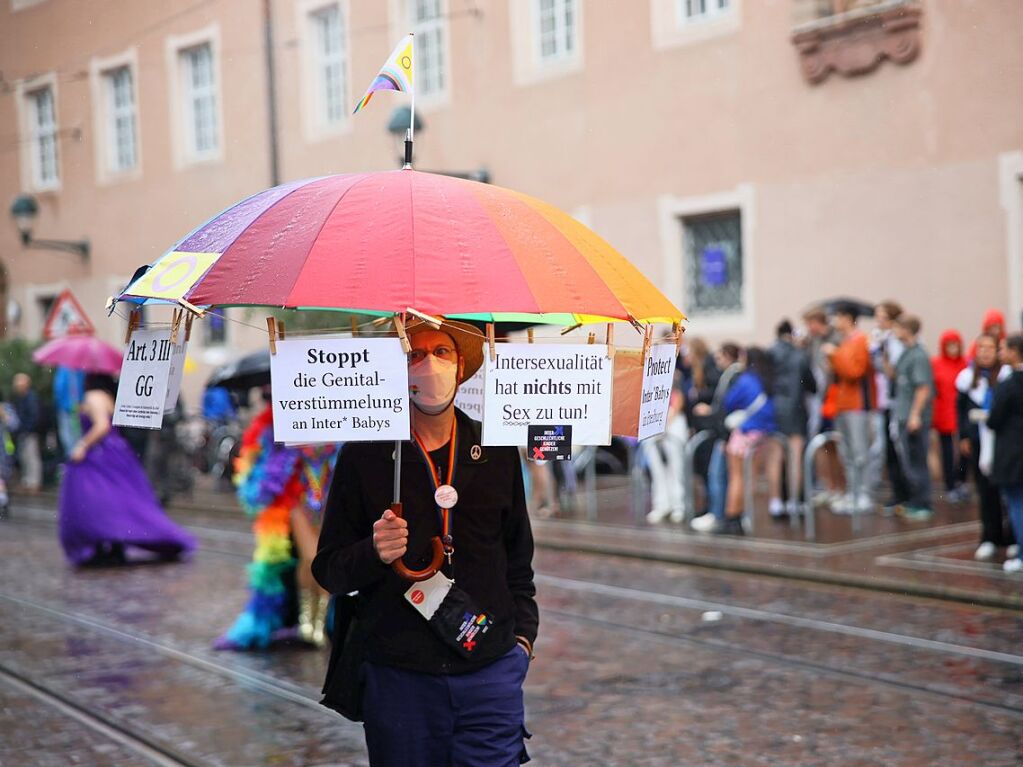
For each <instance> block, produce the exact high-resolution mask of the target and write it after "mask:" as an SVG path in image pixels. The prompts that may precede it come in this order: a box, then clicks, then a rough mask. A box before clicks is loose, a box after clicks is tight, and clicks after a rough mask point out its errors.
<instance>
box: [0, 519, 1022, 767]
mask: <svg viewBox="0 0 1023 767" xmlns="http://www.w3.org/2000/svg"><path fill="white" fill-rule="evenodd" d="M176 515H177V516H178V518H179V520H181V521H183V522H184V523H185V524H187V525H188V526H189V527H190V528H191V529H192V530H193V532H195V533H196V535H197V536H198V537H199V539H200V542H201V548H200V551H199V552H198V554H197V556H196V557H195V559H194V560H193V561H191V562H188V563H185V564H178V565H154V566H140V567H131V568H122V569H115V570H90V571H77V572H76V571H73V570H70V569H69V568H68V567H67V566H66V565H65V564H64V562H63V559H62V557H61V553H60V549H59V546H58V545H57V542H56V531H55V529H54V527H53V521H52V520H53V517H54V512H53V510H52V508H51V507H47V505H46V503H45V501H40V502H37V503H36V505H35V506H34V507H33V508H27V507H22V508H20V509H19V508H17V507H16V508H15V509H14V511H13V514H12V518H11V519H9V520H7V521H5V522H2V523H0V744H2V747H0V765H2V766H3V767H16V766H17V767H20V765H33V766H34V765H49V764H55V765H56V764H62V765H63V764H85V765H92V764H96V765H107V764H110V765H121V764H132V765H134V764H153V763H158V764H203V765H207V764H208V765H250V764H251V765H264V764H274V765H278V764H279V765H364V764H366V759H365V755H364V748H363V745H362V737H361V729H360V727H359V726H358V725H355V724H352V723H349V722H347V721H345V720H343V719H341V718H339V717H337V716H336V715H334V714H333V713H331V712H329V711H327V710H326V709H323V708H322V707H320V706H319V705H318V704H317V703H316V701H317V700H318V688H319V684H320V682H321V680H322V676H323V672H324V668H325V661H326V656H325V654H324V653H323V652H320V651H315V650H307V649H299V648H284V649H279V650H275V651H272V652H267V653H251V654H248V653H247V654H235V653H217V652H214V651H213V650H211V649H210V643H211V642H212V640H213V639H214V638H215V637H216V636H217V635H218V634H219V633H220V632H222V631H223V629H224V628H226V627H227V626H228V625H229V624H230V622H231V621H232V620H233V618H234V617H235V615H236V614H237V612H238V610H240V608H241V607H242V605H243V604H244V602H245V598H246V594H245V587H244V577H245V576H244V566H245V564H246V562H247V560H248V558H249V556H250V554H251V538H250V536H249V534H248V532H247V530H246V527H247V523H246V521H245V519H244V518H243V517H242V516H241V515H240V514H239V515H238V516H237V517H233V516H230V515H227V514H225V513H223V512H222V511H212V512H199V511H196V510H194V509H193V510H190V511H182V512H176ZM952 524H956V523H952ZM558 526H561V529H565V528H566V525H565V523H563V522H546V521H545V522H542V523H540V524H538V528H541V527H542V528H543V530H542V531H541V532H540V533H538V535H539V536H540V537H541V538H542V539H544V540H546V539H547V538H548V537H549V536H550V535H551V533H550V532H548V528H554V529H558ZM931 529H934V530H937V529H940V528H931ZM628 530H632V531H633V532H634V533H636V534H639V533H641V532H642V533H643V534H649V535H659V536H662V537H663V536H673V537H674V538H675V539H678V538H685V539H686V540H688V539H689V538H690V536H680V535H679V534H678V533H672V532H670V531H660V532H653V533H651V532H650V531H648V530H646V529H642V530H641V529H640V528H639V527H638V526H636V527H633V528H629V527H628V526H622V528H621V530H619V533H620V534H619V536H618V537H619V539H620V540H619V544H621V543H622V541H623V540H625V536H623V535H621V533H622V532H623V531H628ZM693 537H694V538H695V536H693ZM637 540H639V539H637ZM939 541H940V539H939ZM851 542H852V543H855V542H856V541H851ZM676 543H678V541H676ZM775 543H777V541H776V542H775ZM846 543H850V541H847V542H846ZM907 543H909V544H912V546H911V547H910V548H902V547H903V546H904V545H906V544H907ZM630 545H632V544H631V543H630ZM701 545H706V546H719V547H720V548H718V549H716V550H715V551H717V552H719V553H720V552H729V553H733V554H734V553H735V552H746V550H747V549H749V550H750V551H753V549H752V548H751V547H752V544H750V543H749V542H748V541H740V542H730V543H727V544H718V543H715V542H708V543H706V544H701ZM821 545H825V546H826V545H827V544H821ZM934 545H938V544H935V542H934V541H933V540H931V539H927V538H925V539H923V541H919V540H915V539H909V541H908V542H907V541H906V540H905V539H902V543H898V542H897V543H895V544H891V545H890V547H886V546H887V544H886V545H882V546H881V547H868V548H864V549H863V551H866V552H869V554H870V556H871V557H872V559H870V560H869V562H868V564H867V565H866V566H867V567H874V566H876V560H877V559H878V558H879V557H881V556H885V555H886V553H885V552H889V551H890V550H895V551H896V552H902V554H901V555H902V556H912V554H913V553H914V552H916V551H918V550H919V549H920V548H921V547H930V546H934ZM941 545H950V544H946V543H941ZM856 551H857V550H854V551H853V552H849V554H848V555H850V556H851V555H852V554H853V553H855V552H856ZM745 555H746V556H749V557H753V556H754V554H752V553H749V552H746V554H745ZM756 556H765V557H766V556H771V557H778V558H779V559H780V561H783V562H784V561H786V558H789V559H791V558H793V557H794V556H795V555H794V554H792V553H791V552H787V551H786V552H784V553H783V552H781V551H778V550H774V551H771V553H770V554H769V555H765V554H759V553H758V554H756ZM803 556H805V557H806V558H807V559H809V558H810V557H811V556H812V555H809V554H804V555H803ZM662 559H663V557H662ZM818 559H822V560H823V559H824V555H820V556H818ZM822 566H826V564H825V563H822ZM536 569H537V573H538V576H537V586H538V589H539V601H540V606H541V621H542V625H541V631H540V638H539V641H538V643H537V648H536V652H537V659H536V661H535V662H534V664H533V666H532V668H531V670H530V673H529V677H528V678H527V682H526V703H527V712H528V725H529V727H530V729H531V730H532V731H533V733H534V737H533V739H532V740H531V741H530V743H529V749H530V752H531V753H532V755H533V757H534V762H533V763H535V764H538V765H573V766H574V765H664V766H665V767H667V766H669V765H671V766H675V765H829V766H830V765H856V766H860V765H862V766H864V767H866V766H867V765H871V766H873V765H877V766H878V767H881V766H882V765H883V766H884V767H889V766H890V765H905V766H906V767H910V766H915V765H950V766H951V765H956V766H959V765H973V764H985V765H1006V766H1008V765H1020V764H1023V654H1021V653H1020V650H1019V648H1020V647H1021V645H1023V642H1021V640H1023V612H1021V611H1018V610H1013V609H997V608H994V607H984V606H978V605H971V604H967V603H964V602H949V601H943V600H938V599H921V598H916V597H913V596H909V595H905V594H891V593H883V592H880V591H876V590H865V589H860V588H849V587H845V586H840V585H836V584H833V583H826V582H816V583H813V582H808V581H807V580H805V579H800V580H793V579H790V578H783V577H765V576H763V575H757V574H751V573H742V572H726V571H722V570H712V569H709V568H707V567H694V566H689V565H684V564H679V563H675V562H669V561H650V560H642V559H638V558H624V557H617V556H611V555H607V554H595V553H592V552H579V551H569V550H560V549H557V548H548V547H543V548H541V549H540V550H539V551H538V554H537V559H536ZM1009 583H1010V584H1011V585H1014V586H1016V588H1019V586H1020V585H1023V581H1019V582H1009ZM12 675H13V676H12ZM19 680H23V681H19ZM26 682H27V683H28V684H26ZM76 712H77V715H73V714H76ZM118 733H120V734H121V735H120V736H119V737H120V739H118ZM125 733H126V734H125ZM161 760H162V761H161Z"/></svg>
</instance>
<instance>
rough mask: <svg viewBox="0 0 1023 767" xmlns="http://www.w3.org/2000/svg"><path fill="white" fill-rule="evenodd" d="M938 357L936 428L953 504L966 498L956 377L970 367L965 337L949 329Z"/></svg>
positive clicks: (935, 367)
mask: <svg viewBox="0 0 1023 767" xmlns="http://www.w3.org/2000/svg"><path fill="white" fill-rule="evenodd" d="M938 350H939V351H938V354H937V355H936V356H935V357H934V358H933V359H932V360H931V370H932V371H933V373H934V419H933V421H932V423H931V426H932V428H933V429H934V431H935V432H936V433H937V435H938V442H939V444H940V447H941V470H942V474H943V475H944V479H945V497H946V498H947V499H948V500H950V501H952V502H953V503H960V502H962V501H963V500H965V498H966V486H965V482H966V462H965V460H963V457H962V456H961V455H960V456H957V455H956V447H957V439H956V436H957V433H958V431H959V418H958V412H957V407H956V404H957V399H958V398H957V391H956V377H957V376H958V375H959V373H960V372H961V371H962V370H963V368H965V367H966V360H965V359H963V337H962V336H961V335H959V333H958V332H956V331H955V330H946V331H945V332H944V333H942V334H941V338H940V339H939V341H938Z"/></svg>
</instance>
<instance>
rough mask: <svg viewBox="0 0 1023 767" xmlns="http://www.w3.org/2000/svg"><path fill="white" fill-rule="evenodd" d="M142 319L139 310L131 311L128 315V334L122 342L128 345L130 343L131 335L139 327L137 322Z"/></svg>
mask: <svg viewBox="0 0 1023 767" xmlns="http://www.w3.org/2000/svg"><path fill="white" fill-rule="evenodd" d="M141 318H142V310H141V309H132V310H131V314H129V315H128V332H127V333H125V335H124V342H125V343H128V342H129V341H131V334H132V333H134V332H135V330H136V328H138V326H139V321H140V320H141Z"/></svg>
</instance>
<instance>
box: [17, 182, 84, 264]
mask: <svg viewBox="0 0 1023 767" xmlns="http://www.w3.org/2000/svg"><path fill="white" fill-rule="evenodd" d="M37 215H39V203H37V202H36V198H35V197H33V196H32V195H30V194H19V195H18V196H17V197H15V198H14V202H12V203H11V217H12V218H13V219H14V223H15V225H16V226H17V227H18V232H19V233H20V234H21V244H22V245H24V246H25V247H26V248H37V249H40V250H61V251H65V252H67V253H77V254H78V255H79V256H81V257H82V260H83V261H88V260H89V241H88V240H78V241H73V240H38V239H35V238H33V237H32V224H33V222H34V221H35V217H36V216H37Z"/></svg>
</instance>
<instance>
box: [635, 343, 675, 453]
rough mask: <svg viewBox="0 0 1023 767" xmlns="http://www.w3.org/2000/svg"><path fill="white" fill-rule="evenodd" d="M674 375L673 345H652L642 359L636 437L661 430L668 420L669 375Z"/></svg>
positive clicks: (645, 436)
mask: <svg viewBox="0 0 1023 767" xmlns="http://www.w3.org/2000/svg"><path fill="white" fill-rule="evenodd" d="M674 376H675V345H674V344H661V345H659V346H652V347H651V348H650V353H649V354H648V355H647V358H646V360H645V361H644V363H643V390H642V394H641V395H640V405H639V434H637V436H638V437H639V438H640V439H646V438H647V437H653V436H654V435H656V434H662V433H663V432H664V429H665V427H666V426H667V423H668V404H669V401H670V400H671V386H672V379H673V378H674Z"/></svg>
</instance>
